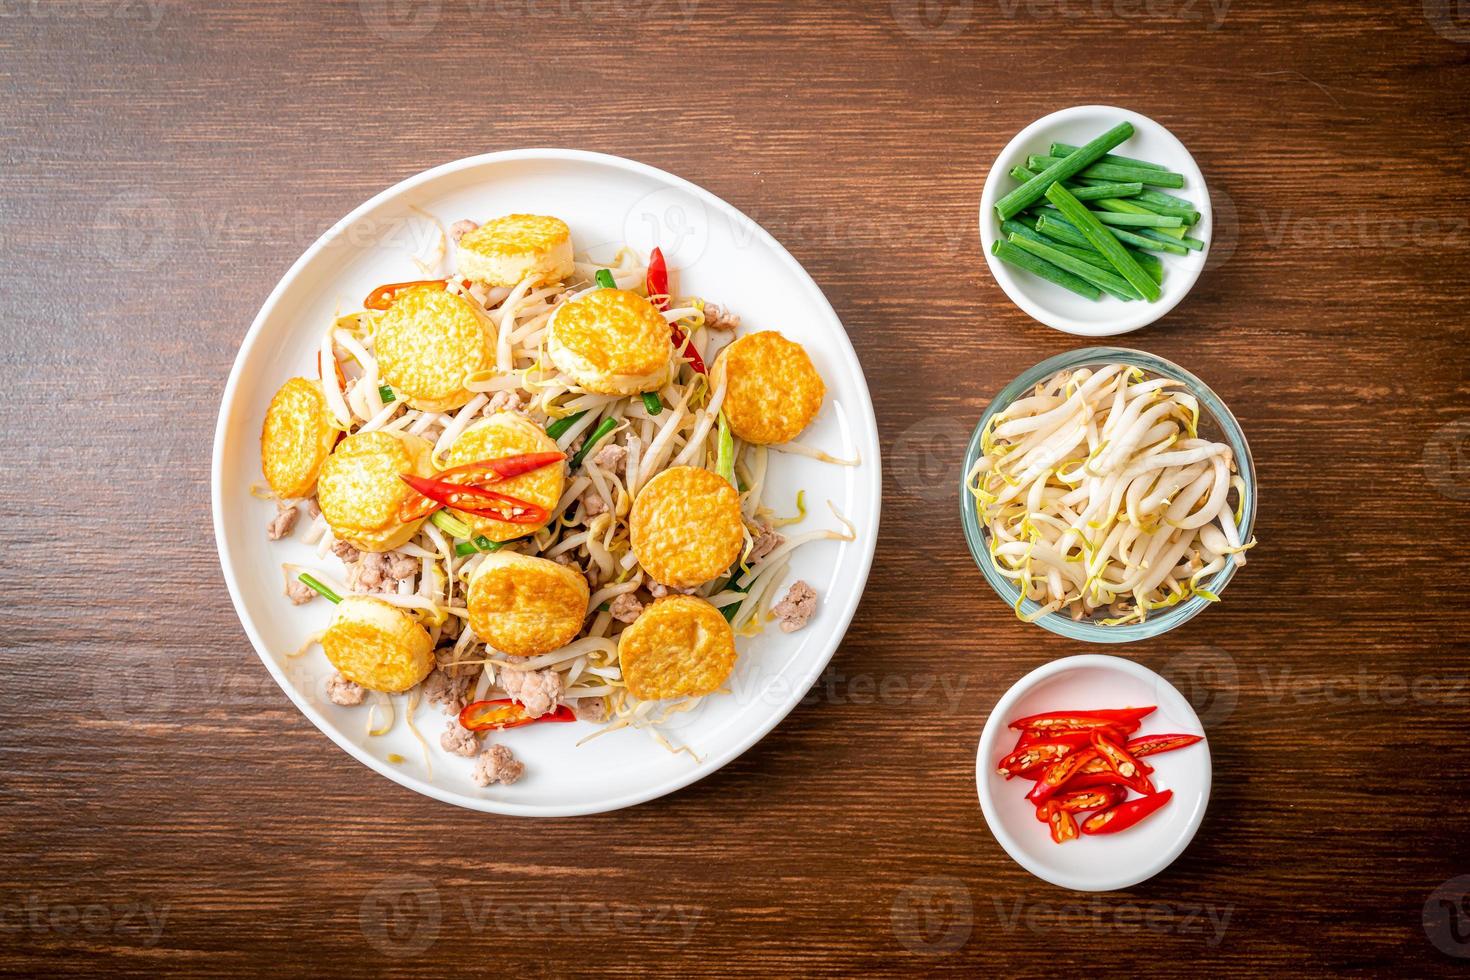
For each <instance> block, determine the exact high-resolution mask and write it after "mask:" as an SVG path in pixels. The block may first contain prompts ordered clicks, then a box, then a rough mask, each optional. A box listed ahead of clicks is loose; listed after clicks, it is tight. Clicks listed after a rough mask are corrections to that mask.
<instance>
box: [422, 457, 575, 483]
mask: <svg viewBox="0 0 1470 980" xmlns="http://www.w3.org/2000/svg"><path fill="white" fill-rule="evenodd" d="M566 458H567V455H566V453H561V452H556V453H524V454H522V455H520V456H502V457H501V458H499V459H482V460H477V461H476V462H473V463H465V464H464V465H463V466H454V467H450V468H449V469H447V470H441V471H439V472H438V473H436V474H434V479H436V480H443V481H444V482H445V483H463V484H473V485H474V486H477V487H483V486H486V485H487V484H491V483H499V482H500V481H502V480H513V479H515V478H516V477H518V476H524V475H525V474H527V473H532V472H535V471H536V470H539V469H545V468H546V467H548V466H551V465H552V464H554V463H560V462H562V461H564V460H565V459H566ZM482 477H483V479H482Z"/></svg>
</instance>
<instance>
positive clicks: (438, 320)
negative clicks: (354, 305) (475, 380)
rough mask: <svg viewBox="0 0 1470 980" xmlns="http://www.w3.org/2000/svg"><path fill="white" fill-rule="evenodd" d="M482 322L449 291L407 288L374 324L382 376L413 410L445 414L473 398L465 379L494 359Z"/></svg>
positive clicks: (379, 367) (469, 307)
mask: <svg viewBox="0 0 1470 980" xmlns="http://www.w3.org/2000/svg"><path fill="white" fill-rule="evenodd" d="M485 331H486V328H485V322H484V320H483V318H482V317H481V316H480V314H479V313H478V312H476V310H475V308H474V307H473V306H471V305H470V304H469V303H468V302H466V301H465V300H463V299H461V298H460V297H458V296H455V295H454V294H453V293H449V292H445V291H444V290H442V289H434V288H433V287H431V286H417V287H415V288H413V289H409V290H405V291H404V292H403V293H401V294H399V296H398V298H397V299H396V300H394V301H393V305H392V306H390V307H388V310H387V312H385V313H384V314H383V315H382V316H381V317H379V318H378V321H377V325H376V326H375V327H374V328H373V346H374V353H375V354H376V355H377V358H378V370H379V372H380V373H381V374H382V377H383V380H384V381H386V382H388V384H390V385H392V386H393V390H394V391H395V392H398V393H399V394H400V395H401V396H402V397H403V398H404V399H405V400H406V401H407V402H408V403H409V404H410V405H412V406H413V407H414V408H419V409H423V410H424V411H426V412H447V411H449V410H450V409H454V408H459V407H460V406H461V405H463V404H464V403H465V402H467V401H469V400H470V399H471V398H473V397H474V393H473V392H471V391H470V390H469V389H467V388H466V387H465V379H466V378H467V377H468V376H469V375H471V374H474V373H476V372H478V371H484V370H486V369H487V368H490V367H492V366H493V365H494V363H495V357H494V355H493V353H492V352H491V348H490V342H489V340H488V339H487V335H486V332H485Z"/></svg>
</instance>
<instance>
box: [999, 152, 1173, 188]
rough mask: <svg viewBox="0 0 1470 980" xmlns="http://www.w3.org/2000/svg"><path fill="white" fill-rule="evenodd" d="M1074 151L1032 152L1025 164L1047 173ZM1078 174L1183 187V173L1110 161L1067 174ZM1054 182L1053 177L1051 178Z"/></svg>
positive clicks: (1072, 158)
mask: <svg viewBox="0 0 1470 980" xmlns="http://www.w3.org/2000/svg"><path fill="white" fill-rule="evenodd" d="M1076 157H1077V155H1076V154H1075V153H1074V154H1073V155H1071V156H1067V157H1049V156H1041V155H1040V154H1033V155H1032V156H1029V157H1027V158H1026V166H1027V167H1029V168H1030V169H1032V170H1037V169H1041V168H1045V169H1043V170H1042V173H1048V172H1050V171H1051V170H1053V169H1055V168H1056V167H1057V166H1058V165H1059V164H1064V163H1067V162H1069V161H1071V160H1075V159H1076ZM1073 175H1076V176H1079V177H1084V178H1091V179H1093V180H1111V181H1116V182H1118V183H1127V184H1132V183H1138V184H1150V185H1152V186H1154V187H1183V186H1184V175H1183V174H1177V173H1175V172H1174V171H1172V170H1150V169H1148V168H1146V167H1120V166H1118V165H1116V164H1112V163H1094V164H1092V165H1091V166H1089V167H1084V168H1082V169H1080V170H1073V171H1072V173H1071V174H1068V176H1073ZM1053 183H1055V178H1053Z"/></svg>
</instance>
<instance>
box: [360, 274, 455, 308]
mask: <svg viewBox="0 0 1470 980" xmlns="http://www.w3.org/2000/svg"><path fill="white" fill-rule="evenodd" d="M418 286H428V287H430V288H432V289H445V288H447V287H448V286H449V281H448V280H447V279H416V280H414V281H413V282H390V283H388V284H387V285H386V286H379V287H378V288H377V289H374V290H373V291H372V292H370V293H368V297H367V299H365V300H363V301H362V307H363V309H365V310H386V309H387V308H388V307H390V306H392V305H393V301H394V300H396V299H397V298H398V294H399V293H401V292H404V291H406V290H409V289H414V288H415V287H418Z"/></svg>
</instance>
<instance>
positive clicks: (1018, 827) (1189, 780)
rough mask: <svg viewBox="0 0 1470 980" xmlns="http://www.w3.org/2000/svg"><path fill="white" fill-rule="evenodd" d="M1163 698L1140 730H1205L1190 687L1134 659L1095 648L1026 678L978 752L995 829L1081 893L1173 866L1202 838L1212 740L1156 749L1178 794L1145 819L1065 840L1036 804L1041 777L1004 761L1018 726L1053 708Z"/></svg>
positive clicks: (1039, 867) (1020, 858) (978, 772)
mask: <svg viewBox="0 0 1470 980" xmlns="http://www.w3.org/2000/svg"><path fill="white" fill-rule="evenodd" d="M1149 704H1152V705H1157V706H1158V710H1157V711H1155V712H1153V714H1151V715H1149V716H1148V717H1146V718H1144V719H1143V722H1142V727H1141V728H1140V729H1139V730H1138V732H1136V733H1135V736H1136V735H1151V734H1162V733H1165V732H1168V733H1181V734H1189V735H1202V734H1204V728H1203V727H1201V725H1200V721H1199V716H1198V715H1196V714H1195V713H1194V709H1193V708H1191V707H1190V706H1189V702H1188V701H1187V700H1186V699H1185V697H1184V695H1182V694H1180V693H1179V691H1178V690H1176V689H1175V687H1174V685H1172V684H1170V683H1169V682H1168V681H1166V680H1164V678H1162V677H1160V676H1159V675H1158V674H1156V673H1154V672H1153V671H1151V670H1149V669H1148V668H1147V667H1144V666H1142V665H1140V664H1137V663H1134V662H1133V661H1132V660H1124V659H1123V658H1121V657H1109V656H1104V655H1101V654H1088V655H1085V656H1080V657H1066V658H1064V659H1062V660H1053V661H1052V662H1051V663H1049V664H1046V665H1044V666H1042V667H1038V668H1036V669H1035V670H1033V671H1032V672H1031V673H1029V674H1027V675H1026V676H1025V677H1023V678H1021V679H1020V680H1019V681H1017V682H1016V684H1015V686H1014V687H1012V688H1011V689H1010V690H1009V691H1007V692H1006V693H1005V696H1004V697H1003V698H1001V699H1000V702H999V703H998V704H997V705H996V706H995V708H994V710H992V711H991V712H990V718H989V719H988V720H987V721H986V722H985V731H984V733H983V734H982V735H981V736H980V750H979V753H978V754H977V755H976V757H975V784H976V786H977V788H978V789H979V791H980V809H981V810H982V811H983V812H984V813H985V822H986V823H987V824H989V825H990V832H991V833H992V834H994V835H995V839H996V840H997V841H999V842H1000V846H1001V847H1003V848H1005V850H1006V853H1007V854H1009V855H1010V856H1011V857H1012V858H1014V859H1015V861H1016V863H1017V864H1019V865H1020V866H1021V867H1023V868H1025V869H1026V870H1027V871H1029V872H1031V873H1032V874H1034V875H1036V877H1038V878H1041V879H1042V880H1044V881H1049V882H1051V883H1052V884H1054V885H1060V886H1061V887H1063V888H1074V889H1076V890H1078V891H1087V892H1101V891H1112V890H1114V889H1118V888H1128V887H1129V886H1131V885H1136V884H1138V883H1139V882H1140V881H1146V880H1147V879H1149V878H1152V877H1153V876H1154V875H1156V874H1158V873H1159V872H1160V871H1163V870H1164V869H1165V868H1167V867H1168V866H1169V865H1170V864H1172V863H1174V859H1175V858H1177V857H1178V856H1179V855H1180V854H1182V853H1184V849H1185V848H1186V847H1188V846H1189V842H1190V841H1191V840H1193V839H1194V834H1195V831H1197V830H1198V829H1199V825H1200V821H1202V820H1203V819H1204V817H1205V807H1206V806H1207V805H1208V804H1209V801H1210V778H1211V769H1210V749H1209V742H1208V741H1203V742H1197V743H1195V744H1194V745H1191V746H1188V747H1187V748H1183V749H1176V750H1174V751H1173V752H1161V753H1159V754H1158V755H1151V756H1149V757H1148V762H1149V765H1151V766H1153V767H1154V774H1153V775H1152V776H1150V777H1149V778H1150V779H1152V780H1153V782H1154V785H1155V786H1156V787H1157V788H1159V789H1161V790H1163V789H1171V790H1173V791H1174V798H1173V799H1172V800H1170V801H1169V803H1168V804H1167V805H1166V806H1165V807H1164V808H1163V809H1161V810H1160V811H1158V812H1157V813H1155V814H1152V815H1151V816H1149V817H1148V818H1147V819H1146V820H1144V821H1143V822H1141V823H1139V824H1138V826H1136V827H1132V828H1129V829H1128V830H1124V831H1120V832H1118V833H1116V834H1107V835H1102V836H1097V837H1091V836H1088V835H1086V834H1084V835H1082V836H1080V837H1079V838H1078V839H1077V840H1074V841H1069V842H1067V843H1065V844H1057V843H1055V842H1054V841H1052V839H1051V833H1050V831H1049V829H1048V828H1047V825H1046V824H1044V823H1042V822H1041V821H1039V820H1037V819H1036V810H1035V808H1034V807H1032V806H1031V804H1029V803H1027V802H1026V793H1027V792H1028V791H1029V790H1030V789H1031V786H1032V783H1031V781H1030V780H1027V779H1006V778H1005V777H1004V776H1002V775H1000V774H999V773H998V772H996V768H995V767H996V763H998V762H999V761H1000V760H1001V759H1003V758H1004V757H1005V756H1006V755H1007V754H1008V753H1009V752H1010V751H1011V750H1012V748H1013V747H1014V746H1015V743H1016V735H1017V733H1016V732H1015V731H1014V730H1012V729H1011V728H1010V727H1009V725H1010V723H1011V722H1012V721H1014V720H1015V719H1017V718H1024V717H1026V716H1027V715H1034V714H1038V713H1040V712H1043V711H1058V710H1085V709H1088V708H1126V707H1140V708H1141V707H1143V706H1144V705H1149Z"/></svg>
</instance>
